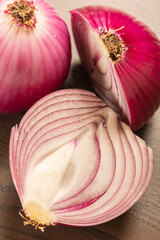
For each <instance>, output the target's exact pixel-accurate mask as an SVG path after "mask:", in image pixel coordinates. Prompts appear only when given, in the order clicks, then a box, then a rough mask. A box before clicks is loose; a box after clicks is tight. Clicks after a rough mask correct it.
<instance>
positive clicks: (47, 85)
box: [0, 0, 71, 113]
mask: <svg viewBox="0 0 160 240" xmlns="http://www.w3.org/2000/svg"><path fill="white" fill-rule="evenodd" d="M0 12H1V14H0V86H1V87H0V112H1V113H10V112H18V111H23V110H26V109H28V108H29V107H30V106H31V105H32V104H33V103H35V102H36V101H37V100H38V99H40V98H41V97H43V96H45V95H46V94H48V93H50V92H52V91H54V90H57V89H58V88H60V87H61V85H62V83H63V82H64V80H65V79H66V77H67V74H68V72H69V69H70V60H71V45H70V36H69V32H68V29H67V26H66V24H65V22H64V21H63V20H62V18H61V17H60V16H59V14H58V13H57V11H56V10H55V9H54V8H53V7H52V6H51V5H49V3H47V2H45V1H44V0H34V1H32V0H31V1H30V0H15V1H14V0H1V1H0Z"/></svg>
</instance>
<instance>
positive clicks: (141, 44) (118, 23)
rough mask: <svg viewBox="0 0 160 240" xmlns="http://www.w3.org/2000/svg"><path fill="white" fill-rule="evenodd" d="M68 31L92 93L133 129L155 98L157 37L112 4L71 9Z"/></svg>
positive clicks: (158, 96) (159, 73)
mask: <svg viewBox="0 0 160 240" xmlns="http://www.w3.org/2000/svg"><path fill="white" fill-rule="evenodd" d="M71 23H72V31H73V36H74V39H75V43H76V46H77V49H78V52H79V55H80V58H81V61H82V64H83V65H84V67H85V68H86V69H87V72H88V74H89V76H90V79H91V84H92V86H93V88H94V90H95V91H96V93H97V94H98V95H99V96H100V97H101V98H102V99H103V100H104V101H105V102H106V103H107V104H108V105H109V106H110V107H111V108H112V109H114V111H115V112H117V113H118V114H119V116H120V118H121V120H123V121H125V122H126V123H127V124H128V125H129V126H130V127H131V128H132V130H133V131H136V130H138V129H139V128H141V127H142V126H143V125H144V124H145V123H146V122H147V121H148V119H149V118H150V117H151V116H152V115H153V114H154V112H155V111H156V110H157V108H158V107H159V103H160V42H159V39H158V38H157V37H156V36H155V34H154V33H153V32H152V31H151V30H150V29H149V28H148V27H147V26H145V25H144V24H143V23H141V22H139V21H137V20H136V19H135V18H134V17H132V16H130V15H128V14H126V13H124V12H122V11H119V10H117V9H114V8H109V7H105V6H88V7H84V8H79V9H75V10H72V11H71Z"/></svg>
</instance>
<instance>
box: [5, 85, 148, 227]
mask: <svg viewBox="0 0 160 240" xmlns="http://www.w3.org/2000/svg"><path fill="white" fill-rule="evenodd" d="M9 150H10V151H9V153H10V169H11V175H12V178H13V182H14V185H15V187H16V190H17V192H18V195H19V198H20V201H21V204H22V208H23V209H22V211H21V213H20V215H21V216H22V217H23V218H24V219H25V221H24V224H25V225H27V224H31V225H33V226H35V228H36V229H37V228H39V229H40V230H42V231H44V228H45V227H47V226H50V225H56V224H66V225H72V226H92V225H96V224H100V223H104V222H107V221H109V220H111V219H113V218H115V217H117V216H119V215H121V214H122V213H124V212H125V211H127V210H128V209H129V208H130V207H131V206H132V205H133V204H134V203H135V202H136V201H138V199H139V198H140V197H141V196H142V195H143V194H144V192H145V191H146V189H147V187H148V186H149V183H150V181H151V178H152V173H153V153H152V150H151V148H149V147H148V146H147V145H146V144H145V142H144V141H143V140H142V139H140V138H139V137H138V136H136V135H134V134H133V132H132V131H131V130H130V128H129V127H128V126H127V125H126V124H125V123H123V122H121V121H120V120H119V118H118V116H117V114H116V113H115V112H114V111H113V110H112V109H111V108H109V107H108V106H107V105H106V104H104V102H103V101H102V100H101V99H100V98H98V97H97V96H96V95H95V94H94V93H92V92H89V91H86V90H81V89H66V90H59V91H56V92H54V93H51V94H49V95H47V96H45V97H44V98H43V99H41V100H39V101H38V102H37V103H35V104H34V105H33V106H32V107H31V108H30V109H29V110H28V112H27V113H26V114H25V115H24V117H23V118H22V120H21V122H20V124H19V127H18V126H15V127H13V128H12V131H11V137H10V149H9Z"/></svg>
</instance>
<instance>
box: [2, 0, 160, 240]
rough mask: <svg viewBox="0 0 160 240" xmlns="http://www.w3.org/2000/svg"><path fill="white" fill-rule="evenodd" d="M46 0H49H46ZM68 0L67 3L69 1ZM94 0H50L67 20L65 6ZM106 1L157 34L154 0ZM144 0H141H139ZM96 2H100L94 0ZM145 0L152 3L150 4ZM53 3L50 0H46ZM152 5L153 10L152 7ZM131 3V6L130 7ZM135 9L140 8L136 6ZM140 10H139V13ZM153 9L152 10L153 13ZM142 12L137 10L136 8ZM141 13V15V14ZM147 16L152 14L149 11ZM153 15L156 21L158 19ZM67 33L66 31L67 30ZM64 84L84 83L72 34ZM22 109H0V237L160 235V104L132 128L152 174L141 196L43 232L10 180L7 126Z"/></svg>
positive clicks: (47, 239)
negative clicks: (96, 217) (100, 219)
mask: <svg viewBox="0 0 160 240" xmlns="http://www.w3.org/2000/svg"><path fill="white" fill-rule="evenodd" d="M50 1H51V2H52V0H50ZM72 2H73V3H72ZM96 2H97V1H89V0H87V1H83V0H82V1H80V0H74V1H71V0H70V1H66V0H61V2H60V1H59V0H57V1H56V0H55V1H54V6H55V7H56V8H57V9H58V10H59V11H61V15H62V17H63V18H64V19H65V21H66V22H67V24H68V27H69V30H70V21H69V13H68V10H70V9H73V8H75V7H79V6H83V5H88V4H92V3H93V4H95V3H96ZM103 2H104V1H103ZM106 2H107V3H108V4H109V5H113V6H117V7H118V8H121V9H124V10H126V11H128V12H130V13H132V14H134V15H137V17H139V19H141V20H144V22H145V23H147V24H148V25H149V26H150V27H152V29H153V30H154V31H155V32H156V33H157V35H159V36H160V28H159V27H158V26H159V22H160V0H154V1H153V2H154V3H153V2H152V0H150V1H149V0H146V1H145V0H142V1H140V0H139V1H133V0H126V1H125V0H122V1H118V0H112V1H109V0H108V1H106ZM145 2H146V4H144V3H145ZM98 3H100V4H101V3H102V1H99V2H98ZM150 3H152V4H153V5H151V6H150ZM52 4H53V3H52ZM153 8H154V11H153ZM136 9H137V10H136ZM140 11H141V12H140ZM144 12H145V14H144ZM153 12H154V14H153ZM141 13H142V14H141ZM145 16H146V17H145ZM151 16H152V17H151ZM158 19H159V21H158ZM71 39H72V35H71ZM64 87H67V88H69V87H81V88H84V89H90V87H89V84H88V80H87V76H86V74H85V71H84V69H83V68H82V66H81V64H80V61H79V57H78V54H77V51H76V48H75V46H74V42H73V39H72V67H71V71H70V74H69V77H68V79H67V81H66V82H65V84H64ZM22 116H23V113H18V114H8V115H7V114H5V115H4V114H0V240H8V239H9V240H36V239H37V240H38V239H39V240H105V239H106V240H159V239H160V109H159V110H158V111H157V112H156V113H155V115H154V116H153V117H152V119H150V121H149V122H148V123H147V124H146V126H145V127H144V128H142V129H141V130H140V131H139V132H137V134H138V135H139V136H140V137H141V138H143V139H144V140H145V141H146V142H147V144H148V145H149V146H150V147H152V148H153V151H154V156H155V160H154V176H153V178H152V182H151V184H150V187H149V188H148V190H147V192H146V193H145V194H144V196H143V197H142V198H141V199H140V200H139V201H138V202H137V203H136V204H135V205H134V206H133V207H132V208H131V209H130V210H128V211H127V212H126V213H125V214H123V215H122V216H120V217H118V218H116V219H114V220H112V221H110V222H108V223H104V224H101V225H98V226H94V227H87V228H79V227H67V226H57V227H49V228H48V229H46V230H45V232H44V233H41V232H40V231H38V230H37V231H35V230H34V229H33V227H31V226H26V227H24V226H23V220H22V219H21V217H20V216H19V215H18V211H19V209H20V208H21V205H20V202H19V198H18V196H17V193H16V191H15V188H14V186H13V183H12V179H11V175H10V170H9V164H8V142H9V136H10V129H11V127H12V126H14V125H15V124H17V123H19V121H20V120H21V118H22Z"/></svg>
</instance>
